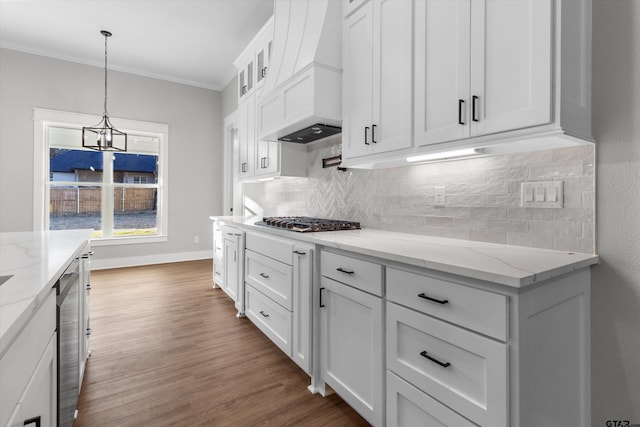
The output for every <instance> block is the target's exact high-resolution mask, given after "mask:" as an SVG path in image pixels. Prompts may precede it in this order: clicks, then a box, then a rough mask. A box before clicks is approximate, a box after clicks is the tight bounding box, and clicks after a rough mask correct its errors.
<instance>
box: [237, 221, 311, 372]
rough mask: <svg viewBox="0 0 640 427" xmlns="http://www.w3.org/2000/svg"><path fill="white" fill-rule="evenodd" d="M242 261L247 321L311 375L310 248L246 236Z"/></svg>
mask: <svg viewBox="0 0 640 427" xmlns="http://www.w3.org/2000/svg"><path fill="white" fill-rule="evenodd" d="M244 256H245V266H244V271H245V274H244V276H245V277H244V280H245V294H246V298H245V302H246V315H247V317H248V318H249V320H251V321H252V322H253V323H254V324H255V325H256V326H257V327H258V328H259V329H260V330H261V331H262V332H264V334H265V335H267V336H268V337H269V338H270V339H271V341H273V342H274V343H275V344H276V345H277V346H278V347H279V348H280V349H281V350H282V351H283V352H284V353H286V354H287V356H289V357H291V358H292V359H293V361H294V362H296V363H297V364H298V366H300V368H302V369H303V370H304V371H305V372H306V373H307V374H311V368H312V366H311V346H312V336H311V334H312V332H311V326H312V324H311V316H312V310H311V297H312V292H311V287H312V284H313V271H314V270H313V259H314V246H313V245H307V244H302V243H298V242H296V241H294V240H289V239H284V238H279V237H274V236H269V235H266V234H261V233H247V235H246V250H245V255H244Z"/></svg>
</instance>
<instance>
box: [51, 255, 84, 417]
mask: <svg viewBox="0 0 640 427" xmlns="http://www.w3.org/2000/svg"><path fill="white" fill-rule="evenodd" d="M56 303H57V310H56V327H57V331H58V334H57V343H58V349H57V358H58V372H57V374H58V427H71V426H72V425H73V420H74V419H75V417H76V404H77V402H78V394H79V393H80V345H79V333H80V329H79V328H80V311H79V310H80V261H79V260H78V259H75V260H74V261H73V262H72V263H71V264H70V265H69V267H67V269H66V270H65V272H64V273H63V274H62V276H60V279H58V282H57V283H56Z"/></svg>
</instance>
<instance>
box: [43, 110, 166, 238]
mask: <svg viewBox="0 0 640 427" xmlns="http://www.w3.org/2000/svg"><path fill="white" fill-rule="evenodd" d="M33 111H34V114H33V126H34V128H33V144H34V166H33V230H34V231H42V230H48V229H49V208H48V207H49V191H48V188H49V185H48V184H49V176H50V175H49V172H50V171H49V141H48V139H47V138H48V132H47V130H48V128H49V127H50V126H58V127H68V128H74V129H81V128H82V127H83V126H93V125H95V124H96V123H98V122H99V121H100V120H101V118H102V117H101V116H95V115H91V114H83V113H72V112H67V111H58V110H48V109H43V108H34V109H33ZM111 120H112V121H113V122H115V123H117V126H118V129H120V130H122V131H124V132H126V133H131V134H136V135H148V136H154V137H157V138H158V139H159V141H158V184H157V188H158V201H157V213H158V224H157V225H158V233H157V234H155V235H153V236H113V237H100V238H93V239H91V244H92V246H110V245H121V244H138V243H154V242H166V241H168V239H169V234H168V224H169V216H168V215H169V209H168V200H169V198H168V197H169V194H168V185H167V183H168V167H167V165H168V159H167V157H168V143H169V125H168V124H164V123H155V122H146V121H140V120H130V119H121V118H111Z"/></svg>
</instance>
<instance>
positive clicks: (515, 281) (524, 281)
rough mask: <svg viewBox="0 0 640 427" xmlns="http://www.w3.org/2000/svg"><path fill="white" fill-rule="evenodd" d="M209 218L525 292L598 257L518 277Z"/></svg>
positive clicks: (230, 218)
mask: <svg viewBox="0 0 640 427" xmlns="http://www.w3.org/2000/svg"><path fill="white" fill-rule="evenodd" d="M209 218H210V219H211V220H213V221H219V222H221V223H223V224H227V225H232V226H238V227H241V228H243V229H245V230H249V231H257V232H263V233H267V234H270V235H275V236H280V237H284V238H289V239H292V240H299V241H304V242H308V243H313V244H316V245H319V246H325V247H331V248H334V249H339V250H345V251H351V252H355V253H358V254H361V255H366V256H372V257H376V258H381V259H385V260H389V261H392V262H398V263H402V264H407V265H411V266H415V267H422V268H427V269H432V270H436V271H440V272H444V273H450V274H456V275H459V276H464V277H468V278H472V279H478V280H484V281H487V282H492V283H497V284H501V285H505V286H508V287H512V288H525V287H527V286H530V285H533V284H536V283H540V282H543V281H546V280H549V279H553V278H555V277H558V276H561V275H564V274H567V273H571V272H572V271H576V270H580V269H583V268H587V267H590V266H592V265H595V264H597V263H598V262H599V257H598V255H590V254H585V253H575V255H577V256H578V257H577V259H576V260H575V261H572V262H567V263H565V264H563V265H560V266H555V267H553V268H548V269H545V270H542V271H532V272H528V273H527V274H522V275H519V276H515V275H505V274H501V273H496V272H492V271H487V270H482V269H478V268H471V267H464V266H461V265H455V264H447V263H442V262H438V261H433V260H429V259H423V258H416V257H410V256H406V255H402V254H395V253H391V252H385V251H382V250H375V249H370V248H363V247H358V246H356V245H352V244H344V243H336V242H333V241H330V240H324V239H317V238H314V236H313V235H314V234H317V233H292V232H290V231H286V230H278V229H273V228H269V227H261V226H257V225H254V224H253V223H247V219H246V218H243V217H237V216H210V217H209ZM250 221H254V222H255V221H257V219H253V220H250ZM369 230H372V231H375V230H373V229H369ZM380 231H382V232H384V233H394V232H387V231H384V230H380ZM336 233H338V232H336ZM320 234H321V233H320ZM395 234H397V235H399V236H400V235H405V233H395ZM424 239H425V240H429V239H433V240H436V239H439V240H442V238H432V237H430V236H424ZM445 240H455V239H445ZM456 242H457V243H459V242H465V241H464V240H457V241H456ZM469 243H470V244H474V245H475V244H478V243H482V242H475V241H473V242H471V241H470V242H469ZM490 245H495V246H497V247H504V248H505V249H510V250H521V251H530V250H536V248H527V247H522V246H511V245H497V244H490ZM545 251H548V252H557V253H558V254H565V255H566V254H567V253H566V252H562V251H551V250H545Z"/></svg>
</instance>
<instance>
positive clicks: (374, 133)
mask: <svg viewBox="0 0 640 427" xmlns="http://www.w3.org/2000/svg"><path fill="white" fill-rule="evenodd" d="M376 126H378V125H371V142H373V143H374V144H377V143H378V141H376Z"/></svg>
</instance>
